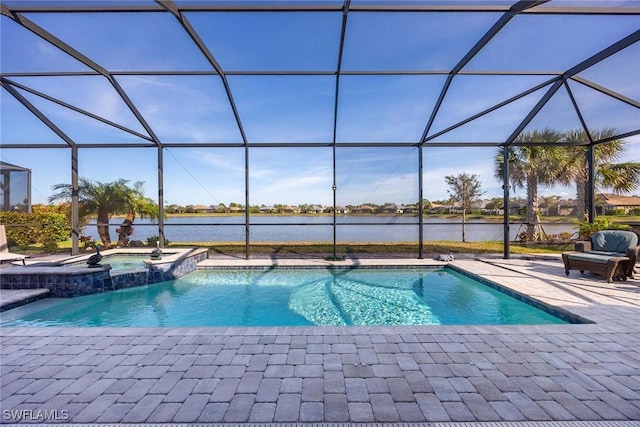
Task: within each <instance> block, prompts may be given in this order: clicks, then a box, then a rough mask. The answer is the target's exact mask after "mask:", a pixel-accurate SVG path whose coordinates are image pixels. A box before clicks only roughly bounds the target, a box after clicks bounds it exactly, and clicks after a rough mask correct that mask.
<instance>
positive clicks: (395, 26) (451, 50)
mask: <svg viewBox="0 0 640 427" xmlns="http://www.w3.org/2000/svg"><path fill="white" fill-rule="evenodd" d="M499 16H500V14H494V13H483V14H472V13H421V12H406V13H404V12H398V13H390V14H383V13H373V12H371V13H367V12H353V13H350V14H349V18H348V19H349V21H348V27H347V32H346V37H345V46H344V59H343V69H344V70H372V71H374V70H412V71H414V70H436V71H442V70H447V71H448V70H451V69H452V68H453V67H454V66H455V65H456V64H457V63H458V62H459V61H460V60H461V59H462V58H463V57H464V56H465V54H466V53H467V51H468V50H469V49H471V47H473V45H474V44H475V43H476V42H477V40H478V39H480V38H481V37H482V35H483V34H484V33H485V32H486V31H487V30H488V29H489V28H490V27H491V26H492V25H493V23H494V22H495V21H496V20H497V19H498V18H499ZM460 28H464V29H465V30H464V31H460Z"/></svg>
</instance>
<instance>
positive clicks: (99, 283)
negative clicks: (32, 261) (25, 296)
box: [0, 265, 113, 298]
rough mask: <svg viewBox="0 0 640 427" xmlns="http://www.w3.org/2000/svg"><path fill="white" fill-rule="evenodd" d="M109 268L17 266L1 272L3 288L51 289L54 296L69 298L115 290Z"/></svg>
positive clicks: (105, 266) (0, 277) (107, 266)
mask: <svg viewBox="0 0 640 427" xmlns="http://www.w3.org/2000/svg"><path fill="white" fill-rule="evenodd" d="M109 270H111V266H110V265H103V266H101V267H95V268H89V267H36V266H17V267H13V268H6V269H2V270H0V283H1V284H2V289H49V292H50V293H51V294H50V295H51V296H52V297H58V298H68V297H77V296H81V295H89V294H97V293H100V292H107V291H112V290H113V282H112V280H111V275H110V274H109Z"/></svg>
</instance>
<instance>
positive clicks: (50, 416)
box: [2, 409, 69, 421]
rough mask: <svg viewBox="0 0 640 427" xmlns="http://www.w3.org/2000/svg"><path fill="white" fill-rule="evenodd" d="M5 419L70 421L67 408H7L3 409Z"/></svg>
mask: <svg viewBox="0 0 640 427" xmlns="http://www.w3.org/2000/svg"><path fill="white" fill-rule="evenodd" d="M2 418H4V420H5V421H68V420H69V411H67V410H66V409H60V410H58V409H52V410H46V409H5V410H4V411H2Z"/></svg>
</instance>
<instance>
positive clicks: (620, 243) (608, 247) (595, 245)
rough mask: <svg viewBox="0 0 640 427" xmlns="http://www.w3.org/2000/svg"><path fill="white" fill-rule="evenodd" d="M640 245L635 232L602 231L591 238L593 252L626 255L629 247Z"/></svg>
mask: <svg viewBox="0 0 640 427" xmlns="http://www.w3.org/2000/svg"><path fill="white" fill-rule="evenodd" d="M637 244H638V236H637V235H636V233H634V232H633V231H624V230H601V231H596V232H595V233H594V234H593V236H592V237H591V250H593V251H601V252H618V253H623V254H624V253H625V252H626V251H627V249H629V246H635V245H637Z"/></svg>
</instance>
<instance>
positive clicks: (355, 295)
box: [0, 268, 563, 326]
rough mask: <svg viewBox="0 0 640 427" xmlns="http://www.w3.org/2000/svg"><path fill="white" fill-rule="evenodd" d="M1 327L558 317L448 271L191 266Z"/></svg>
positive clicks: (32, 311) (31, 310)
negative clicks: (183, 271) (168, 276)
mask: <svg viewBox="0 0 640 427" xmlns="http://www.w3.org/2000/svg"><path fill="white" fill-rule="evenodd" d="M0 321H1V322H0V325H1V326H304V325H324V326H340V325H345V326H349V325H440V324H442V325H457V324H479V325H483V324H548V323H563V321H561V320H560V319H558V318H556V317H553V316H551V315H550V314H548V313H546V312H544V311H540V310H538V309H536V308H534V307H532V306H529V305H527V304H525V303H523V302H520V301H518V300H516V299H514V298H511V297H509V296H508V295H506V294H503V293H501V292H499V291H497V290H495V289H493V288H491V287H488V286H485V285H483V284H481V283H478V282H476V281H474V280H473V279H470V278H468V277H466V276H464V275H461V274H458V273H456V272H454V271H450V270H448V269H390V270H381V269H358V268H355V269H345V270H343V269H338V270H335V271H331V270H327V269H307V270H305V269H299V270H289V269H283V270H280V269H271V270H199V271H196V272H193V273H190V274H188V275H186V276H183V277H181V278H179V279H176V280H172V281H169V282H163V283H158V284H154V285H149V286H142V287H138V288H131V289H126V290H120V291H114V292H105V293H102V294H94V295H87V296H83V297H77V298H69V299H50V300H42V301H38V302H36V303H34V304H30V305H28V306H25V307H24V308H22V307H21V308H19V309H14V310H9V311H7V312H3V313H0Z"/></svg>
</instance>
